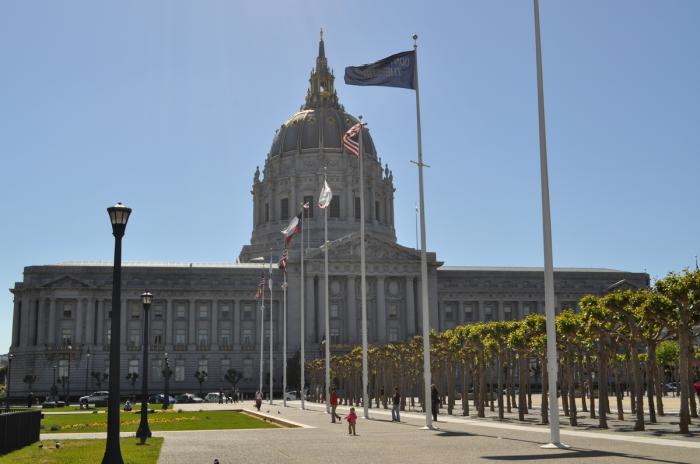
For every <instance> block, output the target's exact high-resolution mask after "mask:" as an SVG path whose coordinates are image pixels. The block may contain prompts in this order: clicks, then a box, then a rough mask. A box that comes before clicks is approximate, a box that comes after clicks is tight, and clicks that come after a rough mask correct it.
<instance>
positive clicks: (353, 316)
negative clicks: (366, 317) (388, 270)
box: [346, 275, 362, 345]
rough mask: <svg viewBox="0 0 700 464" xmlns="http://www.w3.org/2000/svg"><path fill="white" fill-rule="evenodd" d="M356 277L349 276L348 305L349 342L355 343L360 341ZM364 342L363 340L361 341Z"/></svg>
mask: <svg viewBox="0 0 700 464" xmlns="http://www.w3.org/2000/svg"><path fill="white" fill-rule="evenodd" d="M356 279H357V278H356V277H355V276H354V275H350V276H348V280H347V284H348V287H347V294H346V296H347V305H348V325H347V327H348V340H347V342H348V344H350V345H353V344H357V343H358V335H357V334H358V332H357V297H356V295H357V293H356V292H357V290H356V289H355V283H356ZM359 342H360V343H361V342H362V341H361V340H360V341H359Z"/></svg>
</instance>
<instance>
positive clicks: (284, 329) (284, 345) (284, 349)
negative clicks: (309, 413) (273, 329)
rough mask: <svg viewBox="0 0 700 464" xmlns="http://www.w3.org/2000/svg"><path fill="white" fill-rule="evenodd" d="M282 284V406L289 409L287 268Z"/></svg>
mask: <svg viewBox="0 0 700 464" xmlns="http://www.w3.org/2000/svg"><path fill="white" fill-rule="evenodd" d="M283 276H284V283H283V284H282V305H283V306H282V318H283V323H282V405H283V406H284V407H285V408H286V407H287V268H286V267H285V269H284V272H283Z"/></svg>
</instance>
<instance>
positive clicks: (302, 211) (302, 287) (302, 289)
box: [299, 201, 306, 409]
mask: <svg viewBox="0 0 700 464" xmlns="http://www.w3.org/2000/svg"><path fill="white" fill-rule="evenodd" d="M299 243H300V248H301V255H300V257H301V273H300V278H299V282H300V285H301V290H300V292H299V293H300V294H301V306H299V308H301V310H300V312H301V317H300V321H301V353H300V358H299V361H300V362H299V363H300V364H301V387H300V390H299V396H300V397H301V409H305V404H304V401H305V396H306V394H305V391H304V362H305V361H304V359H305V356H304V202H303V201H302V206H301V240H299Z"/></svg>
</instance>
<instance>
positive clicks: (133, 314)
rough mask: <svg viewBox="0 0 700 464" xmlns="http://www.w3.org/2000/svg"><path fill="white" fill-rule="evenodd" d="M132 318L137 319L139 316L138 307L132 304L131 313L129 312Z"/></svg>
mask: <svg viewBox="0 0 700 464" xmlns="http://www.w3.org/2000/svg"><path fill="white" fill-rule="evenodd" d="M130 316H131V318H132V319H139V318H140V317H141V310H140V309H139V307H138V306H132V307H131V314H130Z"/></svg>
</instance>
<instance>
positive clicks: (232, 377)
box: [224, 368, 243, 390]
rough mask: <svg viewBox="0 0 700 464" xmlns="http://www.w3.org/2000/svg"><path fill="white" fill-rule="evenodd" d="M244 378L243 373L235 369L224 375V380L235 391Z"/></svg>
mask: <svg viewBox="0 0 700 464" xmlns="http://www.w3.org/2000/svg"><path fill="white" fill-rule="evenodd" d="M242 378H243V372H240V371H237V370H236V369H234V368H230V369H229V370H227V371H226V374H224V380H225V381H227V382H228V383H230V384H231V389H232V390H235V389H236V385H238V382H240V381H241V379H242Z"/></svg>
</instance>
